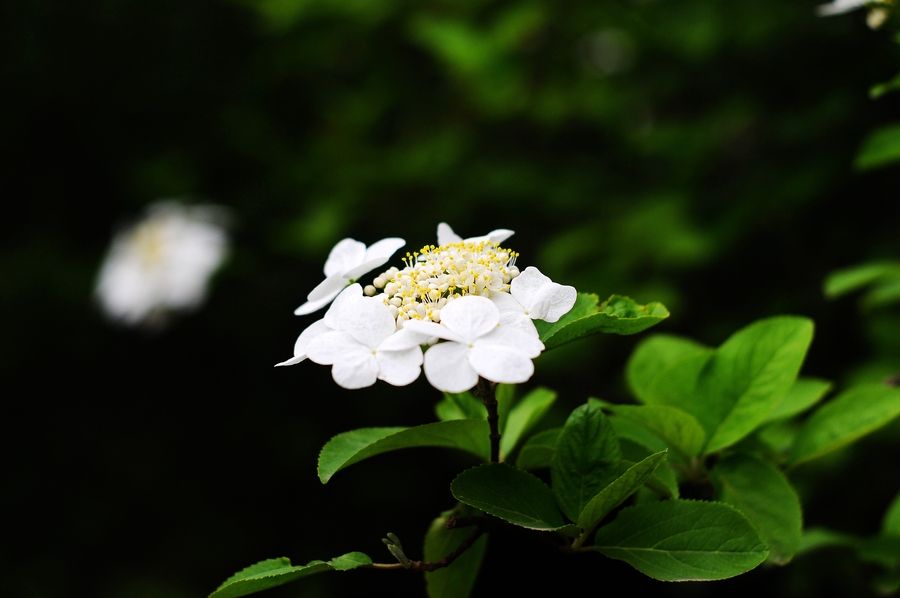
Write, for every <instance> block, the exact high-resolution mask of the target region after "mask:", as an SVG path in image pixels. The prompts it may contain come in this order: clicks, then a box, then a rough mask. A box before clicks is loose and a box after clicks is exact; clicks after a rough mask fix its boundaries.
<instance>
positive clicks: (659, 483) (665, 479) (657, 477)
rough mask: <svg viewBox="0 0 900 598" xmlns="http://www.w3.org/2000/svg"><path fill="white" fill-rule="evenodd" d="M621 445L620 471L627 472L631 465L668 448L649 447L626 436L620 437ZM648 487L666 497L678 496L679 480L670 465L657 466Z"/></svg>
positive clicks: (647, 484)
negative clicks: (656, 448)
mask: <svg viewBox="0 0 900 598" xmlns="http://www.w3.org/2000/svg"><path fill="white" fill-rule="evenodd" d="M619 447H620V448H621V449H622V462H621V463H620V464H619V471H620V472H623V473H624V472H625V471H626V470H627V469H628V468H629V467H631V466H633V465H635V464H636V463H640V462H641V461H643V460H644V459H646V458H647V457H650V456H652V455H654V454H655V453H658V452H659V451H664V450H666V448H665V446H663V447H662V448H661V449H659V450H655V449H652V448H648V447H647V446H645V445H643V444H641V443H640V442H635V441H632V440H628V439H625V438H619ZM645 484H646V486H647V488H650V489H651V490H653V491H654V492H656V493H657V494H659V495H660V496H662V497H664V498H678V496H679V492H678V480H677V479H676V478H675V473H674V472H673V471H672V468H670V467H669V466H668V465H663V466H662V467H657V468H656V469H655V470H654V471H653V474H652V475H651V476H650V479H648V480H647V481H646V483H645Z"/></svg>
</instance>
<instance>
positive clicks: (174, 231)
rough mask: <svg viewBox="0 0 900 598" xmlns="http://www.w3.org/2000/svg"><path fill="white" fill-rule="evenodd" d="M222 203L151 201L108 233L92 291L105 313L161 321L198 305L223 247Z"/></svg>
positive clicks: (126, 320)
mask: <svg viewBox="0 0 900 598" xmlns="http://www.w3.org/2000/svg"><path fill="white" fill-rule="evenodd" d="M226 216H227V212H226V210H225V209H224V208H221V207H217V206H184V205H181V204H179V203H176V202H173V201H164V202H159V203H156V204H154V205H152V206H150V207H149V208H148V209H147V215H146V216H145V218H144V219H143V220H142V221H141V222H139V223H138V224H136V225H135V226H133V227H132V228H129V229H127V230H123V231H121V232H119V233H118V234H117V235H116V236H115V237H114V239H113V242H112V246H111V247H110V250H109V253H108V254H107V256H106V259H105V260H104V262H103V265H102V266H101V268H100V274H99V276H98V280H97V287H96V296H97V298H98V300H99V302H100V305H101V306H102V308H103V310H104V311H105V312H106V314H107V315H108V316H109V317H110V318H112V319H113V320H117V321H120V322H123V323H125V324H128V325H137V324H141V323H148V324H152V323H156V324H160V323H162V322H164V318H165V316H166V315H167V314H168V312H170V311H175V310H187V309H192V308H196V307H198V306H199V305H200V304H201V303H202V302H203V300H204V299H205V298H206V291H207V285H208V283H209V279H210V277H211V275H212V274H213V272H214V271H215V270H216V269H217V268H218V267H219V265H220V264H221V263H222V261H223V260H224V259H225V256H226V254H227V253H228V236H227V234H226V232H225V227H224V221H225V220H226V219H227V218H226Z"/></svg>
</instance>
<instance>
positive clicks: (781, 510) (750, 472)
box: [710, 454, 803, 565]
mask: <svg viewBox="0 0 900 598" xmlns="http://www.w3.org/2000/svg"><path fill="white" fill-rule="evenodd" d="M710 475H711V476H712V481H713V484H715V486H716V488H717V489H718V498H719V500H721V501H722V502H725V503H728V504H730V505H732V506H734V507H737V508H738V510H740V511H741V512H742V513H743V514H744V515H746V516H747V519H749V520H750V523H752V524H753V527H754V528H756V531H757V532H758V533H759V536H760V538H762V540H763V541H764V542H765V543H766V544H768V545H769V559H770V560H771V561H772V562H774V563H777V564H779V565H783V564H785V563H787V562H788V561H790V560H791V558H792V557H793V556H794V553H795V552H797V548H798V547H799V546H800V538H801V535H802V529H803V516H802V514H801V511H800V499H799V498H798V497H797V493H796V492H795V491H794V489H793V488H792V487H791V485H790V483H789V482H788V481H787V479H786V478H785V477H784V475H783V474H782V473H781V472H780V471H779V470H777V469H775V468H774V467H773V466H772V465H770V464H769V463H767V462H765V461H763V460H761V459H758V458H757V457H752V456H750V455H744V454H733V455H730V456H728V457H726V458H724V459H722V460H721V461H719V462H718V463H716V466H715V467H714V468H713V470H712V471H711V472H710Z"/></svg>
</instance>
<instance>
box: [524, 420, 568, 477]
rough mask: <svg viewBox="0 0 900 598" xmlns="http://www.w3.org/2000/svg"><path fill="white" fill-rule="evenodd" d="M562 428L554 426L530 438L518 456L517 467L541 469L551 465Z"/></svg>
mask: <svg viewBox="0 0 900 598" xmlns="http://www.w3.org/2000/svg"><path fill="white" fill-rule="evenodd" d="M560 434H562V428H553V429H551V430H545V431H543V432H538V433H537V434H535V435H534V436H532V437H531V438H529V439H528V442H526V443H525V446H523V447H522V450H521V451H519V456H518V457H517V458H516V467H518V468H519V469H541V468H544V467H550V461H551V460H552V459H553V455H554V454H555V453H556V445H557V443H558V442H559V435H560Z"/></svg>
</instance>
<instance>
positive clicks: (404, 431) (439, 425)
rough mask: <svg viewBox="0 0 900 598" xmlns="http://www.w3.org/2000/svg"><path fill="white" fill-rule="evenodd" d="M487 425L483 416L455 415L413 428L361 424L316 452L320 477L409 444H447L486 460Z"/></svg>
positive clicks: (324, 479)
mask: <svg viewBox="0 0 900 598" xmlns="http://www.w3.org/2000/svg"><path fill="white" fill-rule="evenodd" d="M489 435H490V429H489V427H488V423H487V421H486V420H481V419H458V420H452V421H444V422H434V423H431V424H425V425H423V426H416V427H415V428H362V429H359V430H353V431H352V432H344V433H343V434H338V435H337V436H335V437H334V438H332V439H331V440H329V441H328V443H327V444H326V445H325V446H324V447H322V452H321V453H319V479H320V480H321V481H322V483H323V484H327V483H328V480H330V479H331V477H332V476H333V475H334V474H335V473H337V472H339V471H340V470H342V469H344V468H346V467H349V466H351V465H353V464H354V463H359V462H360V461H362V460H363V459H368V458H369V457H374V456H375V455H380V454H382V453H386V452H388V451H396V450H399V449H404V448H412V447H447V448H455V449H460V450H463V451H466V452H468V453H471V454H473V455H475V456H476V457H479V458H481V459H484V460H487V459H488V457H489V456H490V438H489Z"/></svg>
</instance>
